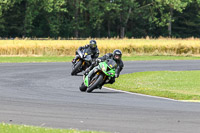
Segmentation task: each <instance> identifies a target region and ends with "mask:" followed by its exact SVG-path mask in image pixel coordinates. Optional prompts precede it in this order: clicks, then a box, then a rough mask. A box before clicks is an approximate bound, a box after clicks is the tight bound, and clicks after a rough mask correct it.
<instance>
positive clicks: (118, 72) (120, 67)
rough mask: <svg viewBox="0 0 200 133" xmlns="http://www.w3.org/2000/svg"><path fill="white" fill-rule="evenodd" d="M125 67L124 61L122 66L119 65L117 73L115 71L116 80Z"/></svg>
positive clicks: (121, 63)
mask: <svg viewBox="0 0 200 133" xmlns="http://www.w3.org/2000/svg"><path fill="white" fill-rule="evenodd" d="M123 67H124V63H123V62H122V61H120V64H119V65H118V67H117V68H116V71H115V77H116V78H118V77H119V74H120V72H121V71H122V69H123Z"/></svg>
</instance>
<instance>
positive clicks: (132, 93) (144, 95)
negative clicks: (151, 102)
mask: <svg viewBox="0 0 200 133" xmlns="http://www.w3.org/2000/svg"><path fill="white" fill-rule="evenodd" d="M103 88H105V89H107V90H112V91H118V92H123V93H127V94H131V95H138V96H143V97H150V98H157V99H164V100H169V101H175V102H184V103H191V102H192V101H187V100H175V99H171V98H166V97H159V96H151V95H146V94H141V93H134V92H128V91H123V90H117V89H113V88H109V87H103ZM192 103H194V102H192Z"/></svg>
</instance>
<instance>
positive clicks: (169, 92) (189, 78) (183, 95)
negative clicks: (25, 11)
mask: <svg viewBox="0 0 200 133" xmlns="http://www.w3.org/2000/svg"><path fill="white" fill-rule="evenodd" d="M105 86H106V87H110V88H115V89H120V90H124V91H129V92H135V93H142V94H147V95H153V96H160V97H167V98H172V99H176V100H200V71H156V72H137V73H132V74H124V75H120V77H119V78H118V79H116V82H115V83H114V84H112V85H110V84H108V85H105Z"/></svg>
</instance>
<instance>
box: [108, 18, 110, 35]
mask: <svg viewBox="0 0 200 133" xmlns="http://www.w3.org/2000/svg"><path fill="white" fill-rule="evenodd" d="M108 37H109V38H110V20H108Z"/></svg>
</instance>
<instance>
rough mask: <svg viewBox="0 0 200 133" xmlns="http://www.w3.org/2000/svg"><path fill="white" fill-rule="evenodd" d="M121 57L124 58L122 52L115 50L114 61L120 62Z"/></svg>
mask: <svg viewBox="0 0 200 133" xmlns="http://www.w3.org/2000/svg"><path fill="white" fill-rule="evenodd" d="M121 57H122V51H121V50H119V49H115V50H114V51H113V59H114V60H120V59H121Z"/></svg>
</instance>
